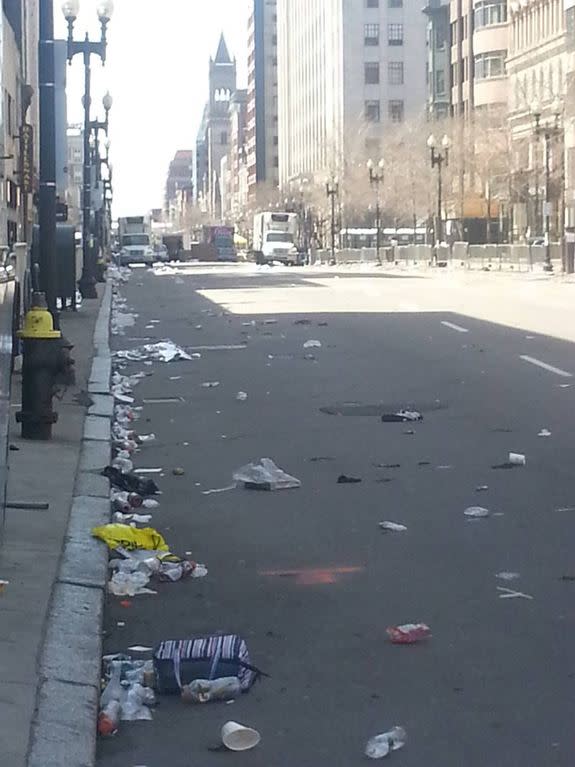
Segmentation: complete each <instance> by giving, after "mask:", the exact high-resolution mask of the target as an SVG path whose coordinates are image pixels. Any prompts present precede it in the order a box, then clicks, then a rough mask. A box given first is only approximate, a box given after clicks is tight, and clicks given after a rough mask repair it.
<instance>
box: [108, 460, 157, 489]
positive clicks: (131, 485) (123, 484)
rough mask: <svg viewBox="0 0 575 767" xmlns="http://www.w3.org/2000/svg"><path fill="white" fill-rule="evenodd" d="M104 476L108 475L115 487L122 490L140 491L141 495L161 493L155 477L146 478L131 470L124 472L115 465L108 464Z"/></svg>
mask: <svg viewBox="0 0 575 767" xmlns="http://www.w3.org/2000/svg"><path fill="white" fill-rule="evenodd" d="M102 476H104V477H108V479H109V480H110V482H111V483H112V485H114V486H115V487H117V488H119V489H120V490H127V491H128V492H129V493H138V494H139V495H155V494H156V493H159V488H158V486H157V485H156V483H155V482H154V480H153V479H145V478H144V477H139V476H138V475H137V474H135V473H130V472H129V473H127V474H124V473H122V472H121V471H120V470H119V469H117V468H115V467H114V466H106V468H105V469H103V471H102Z"/></svg>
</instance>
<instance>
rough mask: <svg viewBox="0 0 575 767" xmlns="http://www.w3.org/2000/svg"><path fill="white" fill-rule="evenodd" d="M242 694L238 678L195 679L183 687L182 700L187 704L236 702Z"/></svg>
mask: <svg viewBox="0 0 575 767" xmlns="http://www.w3.org/2000/svg"><path fill="white" fill-rule="evenodd" d="M241 694H242V688H241V685H240V680H239V679H238V678H237V676H225V677H223V678H222V679H194V681H193V682H191V683H190V684H186V685H184V686H183V687H182V700H183V701H185V702H186V703H208V701H211V700H235V699H236V698H238V697H239V696H240V695H241Z"/></svg>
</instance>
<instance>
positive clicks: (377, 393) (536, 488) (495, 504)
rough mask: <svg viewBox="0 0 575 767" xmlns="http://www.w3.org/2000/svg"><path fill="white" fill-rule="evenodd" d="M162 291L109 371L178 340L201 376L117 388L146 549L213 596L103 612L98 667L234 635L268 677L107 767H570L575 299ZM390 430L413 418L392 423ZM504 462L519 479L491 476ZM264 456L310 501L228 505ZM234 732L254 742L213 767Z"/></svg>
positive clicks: (116, 743) (345, 275)
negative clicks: (393, 635) (237, 481)
mask: <svg viewBox="0 0 575 767" xmlns="http://www.w3.org/2000/svg"><path fill="white" fill-rule="evenodd" d="M156 272H157V273H156V274H155V273H154V272H153V271H152V270H147V269H144V268H138V269H133V270H132V275H131V278H130V280H129V282H128V283H127V284H125V285H122V286H121V293H122V295H124V296H125V297H126V299H127V302H128V306H129V307H130V308H131V310H132V311H134V312H135V313H137V314H138V315H139V316H138V318H137V319H136V324H135V326H134V327H133V328H129V329H128V330H127V332H126V334H125V336H118V337H115V338H114V339H113V348H114V349H115V350H119V349H128V348H132V347H136V346H139V345H141V344H143V343H148V342H150V341H159V340H164V339H170V340H172V341H174V342H175V343H176V344H178V345H180V346H182V347H184V348H185V349H186V350H187V351H188V352H190V353H196V352H198V353H200V354H201V358H199V359H193V360H191V361H174V362H171V363H169V364H163V363H159V362H155V363H154V364H153V365H151V366H145V365H143V363H142V362H131V363H129V364H128V365H127V366H126V367H125V368H124V369H123V372H128V373H130V374H131V373H137V372H139V371H144V372H145V373H147V374H149V375H148V376H147V377H146V378H144V379H143V380H142V381H141V383H140V384H139V385H138V386H137V388H136V389H135V390H134V396H135V397H136V405H138V406H139V405H141V406H142V408H143V410H142V413H141V418H140V420H139V421H138V422H137V424H136V430H137V431H138V432H139V433H149V432H154V433H155V434H156V436H157V440H156V441H155V442H152V443H150V444H147V445H144V446H143V448H142V450H141V451H140V452H139V453H138V454H137V455H136V456H135V459H134V460H135V465H136V467H140V468H155V467H158V468H160V467H161V468H162V469H163V472H162V475H157V474H154V475H150V476H152V477H153V478H154V479H155V480H156V481H157V483H158V485H159V486H160V488H161V491H162V495H160V496H159V497H158V500H159V501H160V506H159V508H158V509H157V510H154V511H153V520H152V522H151V526H153V527H155V528H157V529H158V530H159V532H161V533H162V535H163V536H164V537H165V539H166V541H167V543H168V545H169V546H170V548H171V550H172V551H174V552H175V553H178V554H181V555H185V554H186V553H188V554H189V552H191V557H192V558H193V559H195V560H196V561H198V562H202V563H205V564H206V566H207V568H208V575H207V577H206V578H203V579H197V580H187V581H183V582H178V583H161V584H159V585H156V584H154V585H153V586H151V587H152V588H154V589H157V592H158V593H157V594H156V595H146V596H144V595H143V596H136V597H134V598H133V599H130V600H128V602H127V605H126V604H125V606H122V605H121V601H123V600H122V598H117V597H113V596H108V597H107V614H106V619H105V625H104V630H105V637H104V650H105V652H106V653H116V652H127V650H128V648H130V647H132V646H134V645H142V646H154V645H156V644H157V643H158V642H160V641H161V640H164V639H185V638H188V637H191V636H196V635H202V634H210V633H215V632H225V633H238V634H240V635H241V636H242V637H244V638H245V639H246V641H247V643H248V647H249V649H250V654H251V659H252V663H254V664H255V665H256V666H257V667H258V668H260V669H261V670H262V671H264V672H265V673H266V674H269V678H263V679H262V680H261V681H259V682H258V683H257V684H256V685H255V686H254V687H253V688H252V689H251V691H250V692H249V693H247V694H245V695H243V696H242V697H241V699H239V700H237V701H236V702H235V703H232V704H226V703H210V704H206V705H204V706H200V705H196V706H193V705H191V704H185V703H183V702H182V701H181V700H180V699H179V697H177V696H176V697H165V696H161V697H160V696H159V705H158V707H157V708H156V709H155V710H154V713H153V717H154V718H153V721H152V722H137V723H122V724H121V726H120V730H119V732H118V734H117V735H116V736H115V737H114V738H111V739H102V738H100V739H99V741H98V749H99V753H98V764H99V765H100V767H133V766H135V765H145V766H146V767H165V766H166V765H169V767H190V766H191V765H198V766H200V765H201V767H217V765H220V764H223V763H224V761H226V762H230V763H231V762H232V761H233V763H234V764H235V765H237V766H238V767H244V766H247V765H250V767H296V765H297V766H298V767H333V766H334V765H338V766H339V765H341V767H349V765H354V764H361V763H363V762H366V761H367V759H366V757H365V755H364V748H365V745H366V743H367V741H368V739H369V738H370V737H372V736H373V735H376V734H378V733H383V732H385V731H387V730H389V729H391V728H392V727H393V726H394V725H400V726H403V727H405V729H406V731H407V743H406V745H405V748H403V749H402V750H401V751H398V752H397V753H394V754H392V755H390V756H389V760H390V763H391V764H397V765H401V766H402V767H436V766H438V765H442V767H487V765H489V767H519V765H522V766H524V767H572V765H573V715H574V713H575V711H574V706H573V661H572V658H573V636H574V634H575V615H574V611H573V604H574V596H575V564H574V560H573V540H574V538H573V536H574V533H575V487H574V483H573V460H574V458H575V447H574V443H573V433H574V430H575V410H574V407H573V402H574V399H573V398H574V394H575V379H574V378H573V375H575V353H574V346H573V343H574V342H575V329H574V328H573V323H572V306H573V297H574V295H575V285H573V284H568V283H561V282H560V281H553V280H551V279H543V278H542V276H540V275H528V276H519V275H509V276H499V275H491V274H482V273H479V274H467V273H455V274H452V273H441V274H437V273H436V274H433V275H428V274H426V273H417V272H415V271H414V272H413V273H409V272H390V273H384V272H382V271H376V270H373V272H372V273H366V272H362V271H361V270H360V269H356V270H345V269H339V270H337V271H330V270H329V269H327V268H324V269H313V268H305V269H288V268H277V269H275V268H267V267H261V268H259V267H255V266H253V265H230V266H223V265H221V266H217V265H214V266H210V265H201V264H196V265H191V264H190V265H182V266H181V267H176V268H173V269H172V268H170V267H163V268H161V269H159V270H156ZM151 321H156V322H151ZM144 339H146V340H144ZM308 340H318V341H320V342H321V347H317V346H314V347H311V348H304V344H305V342H306V341H308ZM207 382H219V385H218V386H214V387H211V388H207V387H204V386H202V384H203V383H207ZM240 391H243V392H246V393H247V395H248V397H247V400H246V401H238V400H237V399H236V397H237V394H238V392H240ZM146 400H151V401H150V402H146ZM153 400H157V401H153ZM404 408H407V409H410V410H417V411H419V412H421V413H422V414H423V417H424V420H423V421H422V422H418V423H382V421H381V415H383V414H385V413H393V412H396V411H397V410H399V409H404ZM544 429H546V430H548V431H549V432H550V433H551V434H550V436H546V437H545V436H538V435H539V433H540V432H541V430H544ZM510 452H515V453H521V454H524V455H525V456H526V465H525V466H518V467H515V468H512V469H510V470H502V469H498V468H493V467H494V466H496V465H498V464H502V463H504V462H506V461H507V460H508V456H509V453H510ZM262 457H269V458H272V459H273V460H274V461H275V462H276V463H277V464H278V466H281V467H282V468H283V469H284V470H285V471H287V472H288V473H289V474H291V475H293V476H295V477H297V478H298V479H300V480H301V483H302V485H301V488H299V489H293V490H285V491H278V492H254V491H250V490H247V489H243V488H235V489H229V486H230V485H231V484H232V483H233V481H232V474H233V472H234V470H235V469H237V468H239V467H240V466H243V465H244V464H247V463H249V462H250V461H253V460H257V459H259V458H262ZM176 467H182V468H183V470H184V472H185V473H184V474H183V475H182V476H176V475H174V473H173V470H174V468H176ZM340 475H348V476H351V477H356V478H361V480H362V481H361V483H356V484H338V477H339V476H340ZM484 486H487V489H482V490H478V488H480V487H484ZM224 488H228V489H227V490H223V491H222V492H214V493H208V491H211V490H222V489H224ZM471 506H482V507H486V508H487V509H488V510H489V511H490V512H491V514H490V516H488V517H486V518H480V519H474V518H470V517H467V516H465V515H464V511H465V510H466V508H467V507H471ZM384 520H386V521H393V522H396V523H400V524H402V525H405V526H406V527H407V530H406V531H405V532H387V533H386V532H384V531H383V530H381V529H380V527H379V523H380V522H381V521H384ZM98 545H102V544H98ZM506 573H515V574H518V577H516V578H515V579H513V580H506V579H505V578H504V577H500V576H501V574H504V575H505V574H506ZM498 576H499V577H498ZM411 622H413V623H418V622H424V623H427V624H428V625H429V626H430V627H431V630H432V637H431V638H430V639H429V640H427V641H425V642H422V643H420V644H416V645H413V646H400V645H394V644H391V643H390V641H389V639H388V637H387V634H386V629H387V628H388V627H389V626H395V625H399V624H403V623H411ZM138 657H139V656H138ZM142 657H151V655H150V654H148V655H145V654H144V655H143V656H142ZM230 719H233V720H236V721H238V722H241V723H242V724H246V725H249V726H251V727H254V728H256V729H257V730H258V731H259V732H260V733H261V736H262V741H261V744H260V745H259V746H258V747H257V748H256V749H254V750H253V751H250V752H247V753H244V754H241V753H238V754H231V753H229V752H228V753H220V752H218V751H217V750H214V748H215V747H217V746H218V745H219V743H220V739H219V732H220V728H221V726H222V724H223V723H224V722H226V721H227V720H230Z"/></svg>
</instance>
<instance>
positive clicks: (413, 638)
mask: <svg viewBox="0 0 575 767" xmlns="http://www.w3.org/2000/svg"><path fill="white" fill-rule="evenodd" d="M386 633H387V636H388V637H389V638H390V640H391V642H392V643H393V644H415V643H416V642H422V641H423V640H424V639H429V638H430V637H431V629H430V628H429V626H428V625H427V624H426V623H404V624H403V625H402V626H390V627H389V628H388V629H386Z"/></svg>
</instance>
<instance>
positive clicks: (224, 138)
mask: <svg viewBox="0 0 575 767" xmlns="http://www.w3.org/2000/svg"><path fill="white" fill-rule="evenodd" d="M227 143H228V134H227V133H226V131H222V132H221V133H220V144H227Z"/></svg>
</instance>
